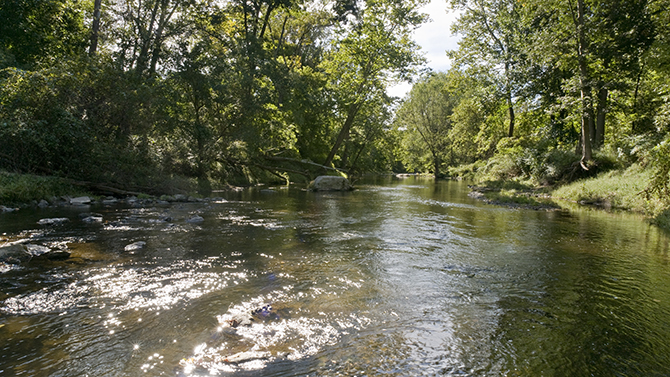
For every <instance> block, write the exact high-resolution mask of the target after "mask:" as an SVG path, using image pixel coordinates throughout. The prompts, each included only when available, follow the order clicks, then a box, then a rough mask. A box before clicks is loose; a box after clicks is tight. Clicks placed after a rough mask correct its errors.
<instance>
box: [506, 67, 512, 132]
mask: <svg viewBox="0 0 670 377" xmlns="http://www.w3.org/2000/svg"><path fill="white" fill-rule="evenodd" d="M505 80H506V81H507V82H506V83H505V85H506V86H507V88H506V90H507V93H506V95H507V110H508V111H509V128H508V132H507V136H508V137H514V103H513V102H512V89H511V88H510V85H511V83H510V81H511V80H510V79H509V63H508V62H505Z"/></svg>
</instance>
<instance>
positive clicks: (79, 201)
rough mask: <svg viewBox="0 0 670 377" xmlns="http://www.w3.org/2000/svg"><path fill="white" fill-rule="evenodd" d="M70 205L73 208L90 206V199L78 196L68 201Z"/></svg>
mask: <svg viewBox="0 0 670 377" xmlns="http://www.w3.org/2000/svg"><path fill="white" fill-rule="evenodd" d="M70 204H72V205H73V206H85V205H89V204H91V198H89V197H88V196H79V197H76V198H72V199H70Z"/></svg>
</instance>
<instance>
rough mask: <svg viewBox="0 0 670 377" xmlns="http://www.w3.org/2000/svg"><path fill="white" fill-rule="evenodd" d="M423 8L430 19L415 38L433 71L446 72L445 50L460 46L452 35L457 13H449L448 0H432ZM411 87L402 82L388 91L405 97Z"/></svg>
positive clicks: (447, 59) (448, 64)
mask: <svg viewBox="0 0 670 377" xmlns="http://www.w3.org/2000/svg"><path fill="white" fill-rule="evenodd" d="M421 10H422V12H424V13H427V14H428V15H429V16H430V21H428V22H426V23H424V24H423V25H421V27H419V28H418V29H417V30H416V31H415V32H414V40H415V41H416V42H417V43H418V44H419V45H420V46H421V50H422V51H423V53H424V55H425V57H426V59H427V60H428V67H430V68H432V69H433V71H443V72H444V71H446V70H448V69H449V66H450V62H449V58H447V54H446V52H445V51H447V50H455V49H456V48H458V37H456V36H454V35H451V24H452V22H453V21H454V20H455V19H456V17H457V14H456V13H454V12H452V11H449V13H447V1H446V0H431V2H430V3H429V4H427V5H426V6H424V7H423V8H421ZM411 88H412V84H408V83H401V84H398V85H395V86H393V87H390V88H389V89H388V91H387V93H388V94H389V95H391V96H396V97H403V96H404V95H405V94H406V93H407V92H408V91H409V90H410V89H411Z"/></svg>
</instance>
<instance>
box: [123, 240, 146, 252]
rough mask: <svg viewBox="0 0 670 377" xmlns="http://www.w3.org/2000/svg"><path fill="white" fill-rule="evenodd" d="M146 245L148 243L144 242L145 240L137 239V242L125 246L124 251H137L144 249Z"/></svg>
mask: <svg viewBox="0 0 670 377" xmlns="http://www.w3.org/2000/svg"><path fill="white" fill-rule="evenodd" d="M146 245H147V243H146V242H144V241H137V242H133V243H131V244H129V245H126V247H124V248H123V250H124V251H136V250H140V249H143V248H144V247H145V246H146Z"/></svg>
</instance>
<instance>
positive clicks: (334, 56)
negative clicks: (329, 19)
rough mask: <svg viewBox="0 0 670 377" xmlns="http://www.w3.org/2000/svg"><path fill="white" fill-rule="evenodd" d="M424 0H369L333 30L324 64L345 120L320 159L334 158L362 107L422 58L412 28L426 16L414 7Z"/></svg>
mask: <svg viewBox="0 0 670 377" xmlns="http://www.w3.org/2000/svg"><path fill="white" fill-rule="evenodd" d="M422 3H423V0H402V1H391V0H367V1H366V2H365V6H364V7H361V8H362V10H361V11H360V14H359V17H358V18H357V19H356V20H354V21H352V22H351V24H342V25H340V27H339V28H338V29H337V30H336V31H335V34H336V35H340V36H341V37H339V38H337V39H336V40H334V41H333V45H332V46H331V50H330V51H329V53H328V55H327V60H326V61H325V62H324V64H323V67H324V68H325V70H326V73H327V74H328V75H329V76H330V77H331V78H332V80H333V81H331V83H330V86H331V88H332V90H333V92H334V93H336V98H337V107H338V112H339V113H340V114H341V116H342V118H343V124H342V126H341V128H340V130H339V132H338V134H337V137H336V138H335V141H334V142H333V146H332V148H331V150H330V153H329V154H328V156H327V157H326V160H325V161H324V165H326V166H328V165H330V164H331V163H332V161H333V159H334V157H335V155H336V154H337V152H338V150H339V149H340V146H341V145H342V143H343V142H344V140H345V139H346V138H347V137H348V136H349V131H350V129H351V127H352V125H353V124H354V122H355V120H356V116H357V115H358V112H359V111H360V109H361V107H363V106H365V104H366V102H367V101H368V100H369V99H370V98H371V96H376V95H380V92H384V91H385V89H386V86H387V84H388V83H389V82H390V81H391V80H397V79H407V78H409V76H410V74H411V73H413V70H414V69H415V68H416V67H417V65H418V64H419V63H420V62H421V58H420V57H419V55H418V46H417V45H416V43H414V42H413V40H412V38H411V37H412V33H413V31H414V29H415V28H416V27H418V25H420V24H421V23H422V22H423V21H424V20H425V16H424V15H423V14H420V13H419V12H418V7H419V6H420V5H421V4H422Z"/></svg>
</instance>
